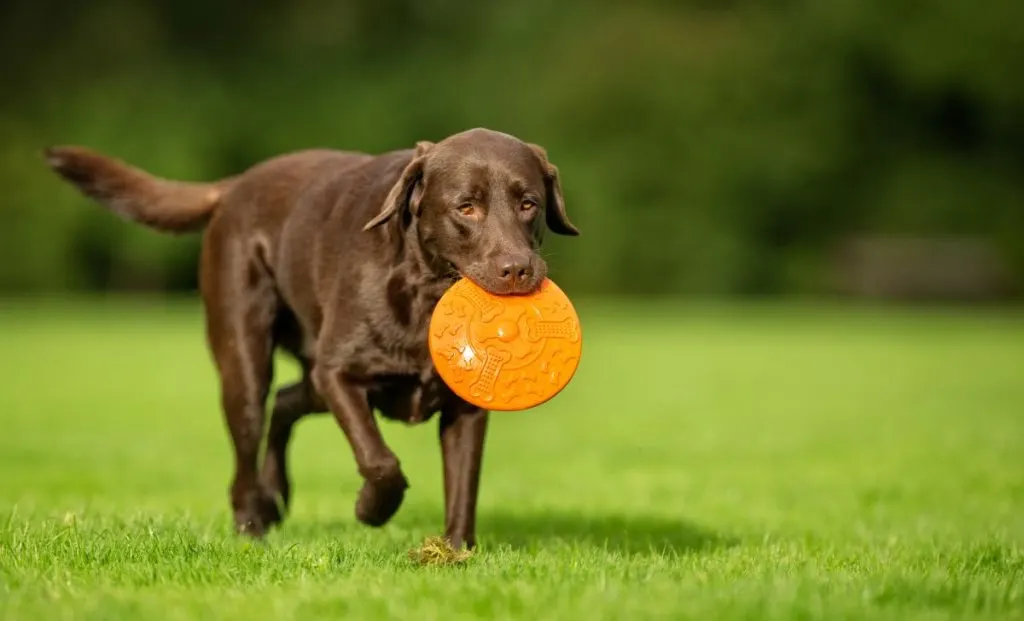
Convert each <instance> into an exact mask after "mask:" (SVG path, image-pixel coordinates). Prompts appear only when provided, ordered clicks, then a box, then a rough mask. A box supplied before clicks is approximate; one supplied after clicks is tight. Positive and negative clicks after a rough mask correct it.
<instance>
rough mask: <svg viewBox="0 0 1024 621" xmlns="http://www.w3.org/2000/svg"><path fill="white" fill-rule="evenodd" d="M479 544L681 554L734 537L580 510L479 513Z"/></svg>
mask: <svg viewBox="0 0 1024 621" xmlns="http://www.w3.org/2000/svg"><path fill="white" fill-rule="evenodd" d="M477 531H478V536H479V539H480V542H481V544H482V545H486V546H487V547H494V546H505V545H507V546H511V547H512V548H535V547H544V546H550V545H553V544H563V545H564V544H568V545H582V546H587V547H594V548H602V549H606V550H608V551H610V552H619V553H623V554H640V553H649V552H662V553H664V552H668V553H675V554H685V553H691V552H702V551H709V550H713V549H717V548H722V547H730V546H732V545H735V544H736V540H735V539H733V538H731V537H726V536H724V535H721V534H719V533H715V532H712V531H710V530H706V529H703V528H701V527H699V526H697V525H696V524H693V523H691V522H687V521H685V520H676V519H669V518H663V517H653V516H642V515H640V516H624V515H597V516H587V515H584V514H581V513H555V512H542V513H522V514H520V513H497V514H495V513H490V512H488V513H482V514H481V515H480V518H479V522H478V526H477Z"/></svg>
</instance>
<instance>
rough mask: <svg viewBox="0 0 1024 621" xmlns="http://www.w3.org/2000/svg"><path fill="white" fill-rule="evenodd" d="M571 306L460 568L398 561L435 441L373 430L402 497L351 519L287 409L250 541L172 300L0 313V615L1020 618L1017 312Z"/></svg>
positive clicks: (210, 395)
mask: <svg viewBox="0 0 1024 621" xmlns="http://www.w3.org/2000/svg"><path fill="white" fill-rule="evenodd" d="M579 310H580V312H581V315H582V317H583V321H584V331H585V346H584V356H583V360H582V365H581V367H580V370H579V373H578V375H577V376H576V379H575V381H574V382H573V383H572V384H571V385H570V386H569V387H568V388H567V389H566V390H565V392H563V393H562V394H561V395H559V396H558V397H557V398H556V399H555V400H554V401H552V402H550V403H549V404H547V405H545V406H542V407H540V408H537V409H536V410H533V411H529V412H520V413H502V414H495V415H493V417H492V426H491V433H490V436H489V441H488V445H487V452H486V458H485V468H484V475H483V484H482V491H481V500H480V516H479V534H480V540H481V545H480V548H479V551H478V553H477V554H476V555H475V556H474V557H473V558H472V559H471V560H470V561H469V562H468V563H467V564H465V565H463V566H459V567H417V566H414V565H413V564H412V563H411V562H410V561H409V560H408V559H407V556H406V553H407V551H408V550H409V549H410V548H412V547H414V546H416V545H417V544H419V543H420V542H422V541H423V539H424V538H425V537H427V536H431V535H436V534H439V533H441V532H442V529H443V513H442V496H441V476H440V475H441V471H440V458H439V452H438V447H437V441H436V436H437V431H436V426H435V425H434V424H428V425H424V426H421V427H416V428H405V427H402V426H399V425H397V424H393V423H392V424H388V423H385V424H384V429H385V433H386V435H387V437H388V438H389V440H390V442H391V443H392V445H393V446H394V448H395V449H396V452H397V453H398V454H399V456H400V458H401V459H402V462H403V465H404V468H405V471H406V473H407V475H408V476H409V478H410V480H411V484H412V488H411V489H410V491H409V495H408V497H407V500H406V504H405V505H404V506H403V508H402V509H401V511H400V512H399V514H398V515H397V517H396V518H395V520H394V521H393V522H392V523H391V524H390V525H388V526H387V527H385V528H383V529H380V530H374V529H369V528H367V527H364V526H361V525H359V524H358V523H357V522H356V521H355V519H354V517H353V502H354V500H355V494H356V491H357V490H358V487H359V480H358V477H357V474H356V471H355V466H354V462H353V459H352V457H351V453H350V450H349V447H348V446H347V444H346V443H345V441H344V438H343V436H342V434H341V432H340V430H339V429H338V428H337V426H336V425H335V423H334V422H333V420H331V419H330V418H329V417H316V418H311V419H307V420H306V421H304V422H303V423H302V424H301V425H300V427H299V429H298V432H297V437H296V440H295V442H294V444H293V448H292V452H291V457H292V464H293V475H294V490H295V497H294V506H293V510H292V513H291V515H290V516H289V518H288V520H287V521H286V522H285V524H284V526H283V528H282V529H280V530H278V531H275V532H274V533H273V534H272V536H271V537H270V538H269V539H268V540H267V541H266V542H264V543H260V544H252V543H249V542H246V541H244V540H242V539H239V538H236V537H235V536H234V535H232V533H231V525H230V511H229V509H228V503H227V487H228V483H229V477H230V473H231V470H230V469H231V462H232V460H231V453H230V448H229V446H230V445H229V443H228V439H227V435H226V431H225V427H224V423H223V421H222V418H221V414H220V411H219V410H218V406H217V402H218V397H217V388H216V383H215V376H214V374H213V372H212V367H211V364H210V362H209V358H208V356H207V354H206V351H205V347H204V342H203V333H202V323H201V316H200V315H199V314H198V312H197V311H198V309H197V308H196V307H195V305H194V304H192V303H189V302H186V303H179V304H164V305H159V306H158V305H152V304H146V303H142V302H130V303H128V302H118V301H107V302H95V303H88V304H86V303H75V304H70V303H64V304H57V303H40V304H38V305H32V304H30V303H27V302H18V303H13V302H7V303H5V304H4V305H3V309H2V310H0V374H2V384H0V417H2V418H0V422H2V426H0V615H2V618H4V619H26V620H28V619H32V620H36V619H96V620H103V621H110V620H114V619H127V618H134V619H147V620H149V619H246V620H252V619H275V620H276V619H314V618H350V619H360V620H362V619H370V620H372V619H384V618H401V619H417V620H419V621H425V620H428V619H446V620H455V619H469V618H497V619H528V620H530V621H537V620H539V619H583V618H586V617H591V618H597V619H630V620H632V619H644V618H658V619H684V618H688V619H700V620H709V621H710V620H717V619H740V618H743V619H757V618H763V619H829V620H834V619H893V620H899V621H907V620H913V619H954V618H959V619H1015V618H1016V619H1024V313H1021V312H1019V311H1005V310H1004V311H991V310H988V311H968V310H962V309H961V310H944V311H937V310H930V311H925V310H913V311H912V310H907V309H903V310H892V309H890V310H881V309H865V308H861V309H843V308H841V307H806V306H773V305H760V306H757V305H754V306H709V305H698V304H694V305H688V304H685V303H680V304H676V305H673V306H662V307H656V306H651V307H647V308H642V307H639V306H636V307H630V306H626V305H618V306H613V305H606V304H600V303H596V302H592V303H580V305H579ZM281 368H282V369H283V370H282V371H281V378H282V379H288V378H290V377H293V376H294V368H293V367H292V366H291V365H289V364H287V363H285V364H284V365H283V366H282V367H281Z"/></svg>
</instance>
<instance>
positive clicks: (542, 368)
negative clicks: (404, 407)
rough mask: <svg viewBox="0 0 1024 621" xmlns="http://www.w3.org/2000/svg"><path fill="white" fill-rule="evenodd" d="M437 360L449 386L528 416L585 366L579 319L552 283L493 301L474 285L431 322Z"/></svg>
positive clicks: (441, 305) (460, 289)
mask: <svg viewBox="0 0 1024 621" xmlns="http://www.w3.org/2000/svg"><path fill="white" fill-rule="evenodd" d="M429 346H430V356H431V358H432V359H433V362H434V366H435V367H436V368H437V372H438V374H439V375H440V376H441V379H442V380H444V382H445V384H447V385H448V387H449V388H451V390H452V392H454V393H455V394H456V395H458V396H459V397H461V398H463V399H465V400H466V401H468V402H469V403H472V404H473V405H476V406H478V407H481V408H484V409H488V410H504V411H509V410H525V409H528V408H532V407H534V406H537V405H540V404H542V403H544V402H545V401H547V400H549V399H551V398H552V397H554V396H555V395H556V394H558V393H559V392H560V391H561V390H562V389H563V388H565V386H566V385H567V384H568V383H569V381H570V380H571V379H572V377H573V375H574V374H575V373H576V367H577V366H578V365H579V361H580V354H581V353H582V348H583V340H582V334H581V332H580V322H579V317H578V316H577V315H576V310H575V309H574V308H573V306H572V303H570V302H569V298H568V297H566V295H565V293H563V292H562V290H561V289H559V288H558V286H557V285H555V283H553V282H552V281H551V280H550V279H545V280H544V282H543V283H542V284H541V286H540V288H539V289H538V290H537V291H535V292H533V293H531V294H529V295H507V296H505V295H494V294H491V293H489V292H487V291H485V290H484V289H482V288H480V287H479V286H478V285H476V284H475V283H473V282H472V281H471V280H469V279H467V278H463V279H461V280H459V281H458V282H456V283H455V284H454V285H452V287H451V288H450V289H448V291H446V292H445V293H444V295H443V296H441V300H440V301H439V302H438V303H437V307H436V308H435V309H434V312H433V315H432V316H431V318H430V332H429Z"/></svg>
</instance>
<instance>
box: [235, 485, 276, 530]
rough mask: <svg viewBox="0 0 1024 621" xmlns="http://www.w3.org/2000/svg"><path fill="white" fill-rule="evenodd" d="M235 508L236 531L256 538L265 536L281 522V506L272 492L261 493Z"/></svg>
mask: <svg viewBox="0 0 1024 621" xmlns="http://www.w3.org/2000/svg"><path fill="white" fill-rule="evenodd" d="M248 500H249V501H248V502H246V503H245V505H244V506H242V507H239V508H237V509H236V510H235V532H236V533H238V534H239V535H247V536H249V537H252V538H254V539H261V538H263V537H264V536H265V535H266V534H267V532H269V531H270V529H271V528H273V527H274V526H276V525H278V524H280V523H281V520H282V518H283V515H282V512H281V509H280V507H279V506H278V504H277V502H276V501H275V500H274V498H273V496H271V495H270V494H259V495H257V496H254V497H252V498H250V499H248Z"/></svg>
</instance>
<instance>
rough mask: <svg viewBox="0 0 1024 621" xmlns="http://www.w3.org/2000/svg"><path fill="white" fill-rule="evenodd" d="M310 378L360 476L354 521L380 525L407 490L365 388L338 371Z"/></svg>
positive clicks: (321, 372)
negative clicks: (338, 430)
mask: <svg viewBox="0 0 1024 621" xmlns="http://www.w3.org/2000/svg"><path fill="white" fill-rule="evenodd" d="M313 377H314V381H315V383H316V388H317V391H318V392H319V393H320V394H321V395H322V396H323V398H324V400H325V401H326V403H327V407H328V408H329V409H330V410H331V413H332V414H334V418H335V419H336V420H337V421H338V425H340V426H341V430H342V431H343V432H344V433H345V437H347V438H348V442H349V444H350V445H351V446H352V452H353V453H354V454H355V459H356V465H357V466H358V467H359V474H361V475H362V476H363V481H364V483H363V488H362V489H361V490H360V491H359V499H358V501H357V502H356V518H358V519H359V521H360V522H363V523H364V524H367V525H369V526H383V525H384V524H386V523H387V521H388V520H390V519H391V517H392V516H393V515H394V514H395V512H396V511H398V508H399V507H400V506H401V504H402V500H403V499H404V497H405V490H406V488H408V487H409V483H408V482H407V481H406V479H405V475H403V474H402V468H401V465H400V464H399V462H398V457H396V456H395V454H394V453H393V452H391V449H390V448H388V446H387V444H385V443H384V437H383V436H382V435H381V432H380V428H379V427H378V426H377V421H376V419H375V418H374V416H373V410H371V409H370V402H369V399H368V397H367V394H366V389H365V388H363V387H362V386H360V385H359V384H358V383H356V382H352V381H350V380H349V379H348V378H346V376H345V373H344V372H342V371H340V370H337V369H329V368H328V369H324V370H322V371H317V372H315V373H314V375H313Z"/></svg>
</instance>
